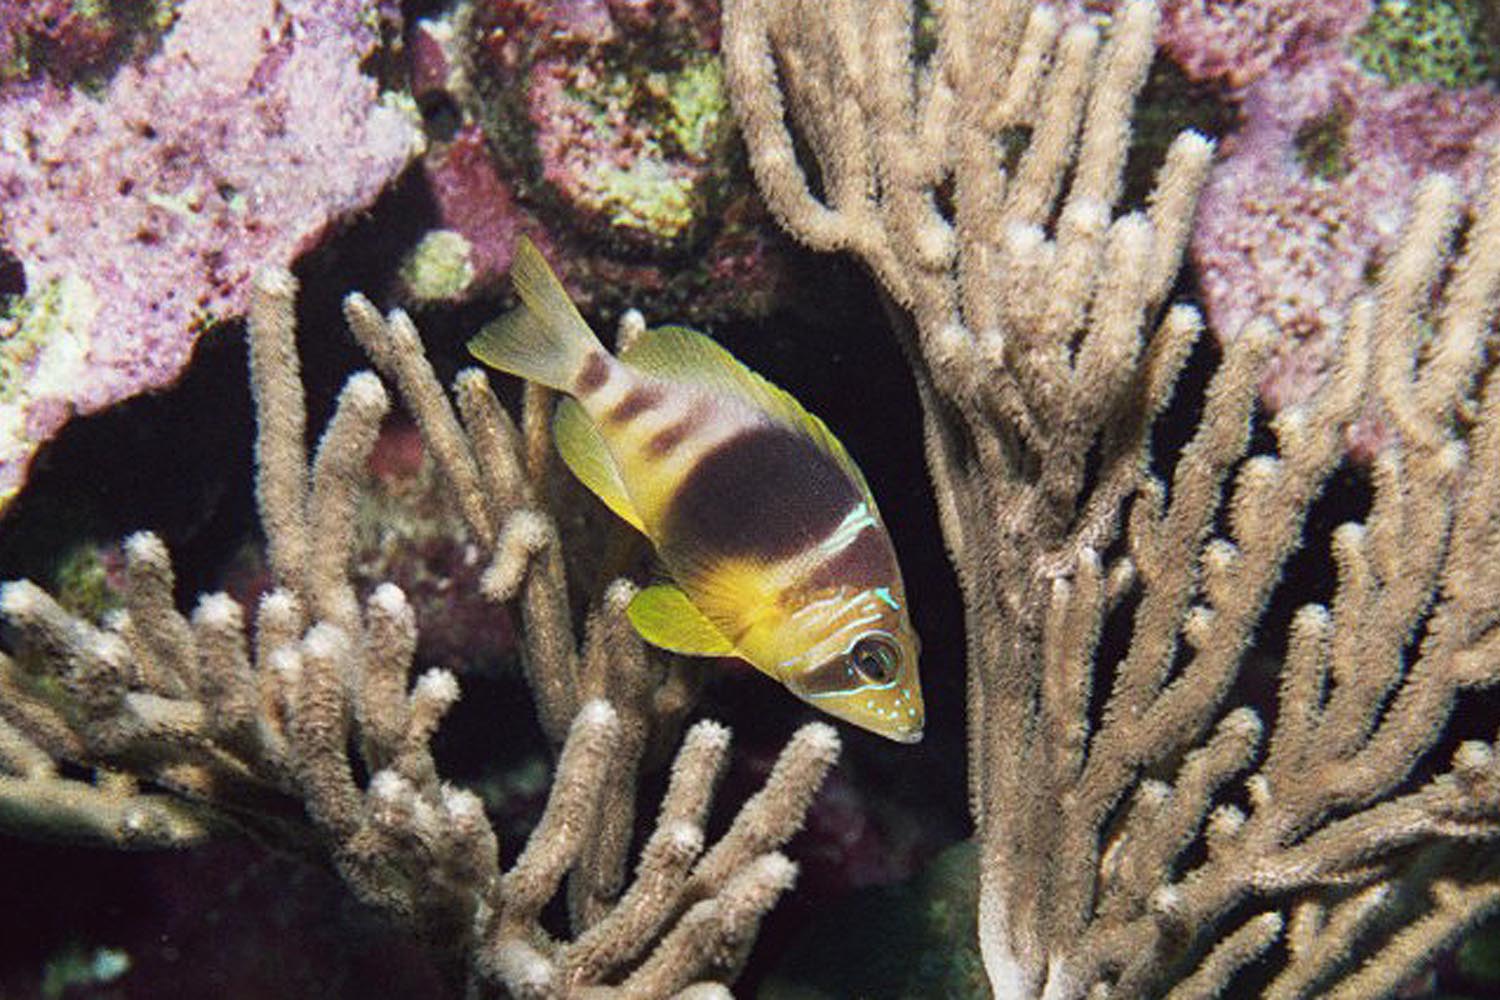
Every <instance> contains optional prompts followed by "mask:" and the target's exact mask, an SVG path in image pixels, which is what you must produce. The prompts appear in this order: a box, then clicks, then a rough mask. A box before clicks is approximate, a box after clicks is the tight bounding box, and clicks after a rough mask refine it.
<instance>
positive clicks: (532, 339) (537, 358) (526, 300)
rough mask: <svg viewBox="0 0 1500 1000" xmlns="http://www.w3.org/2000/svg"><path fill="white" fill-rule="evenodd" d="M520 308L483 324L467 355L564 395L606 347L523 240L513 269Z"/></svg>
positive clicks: (537, 254) (517, 243) (542, 261)
mask: <svg viewBox="0 0 1500 1000" xmlns="http://www.w3.org/2000/svg"><path fill="white" fill-rule="evenodd" d="M510 279H511V283H512V284H514V285H515V289H516V294H517V295H519V296H520V297H521V305H520V307H519V308H517V309H513V310H511V311H510V312H508V313H506V314H505V315H504V316H501V317H500V318H499V319H497V320H494V321H492V322H490V323H488V324H486V325H485V327H484V328H483V329H482V330H480V331H479V333H478V334H476V335H475V336H474V338H473V339H472V340H470V341H469V353H470V354H472V355H474V356H475V357H476V358H478V359H479V360H480V361H483V362H484V363H485V364H487V365H489V366H490V367H491V368H498V369H500V370H501V371H503V372H509V373H511V374H512V375H519V376H521V377H522V378H524V379H528V380H530V381H532V382H538V383H540V384H542V385H545V386H549V387H550V388H553V389H560V390H562V391H564V392H571V391H572V390H573V383H574V378H575V377H576V375H577V374H578V371H579V370H580V369H581V368H582V367H583V365H584V363H585V362H586V361H587V360H588V359H589V358H590V357H591V356H593V355H594V354H595V352H598V353H599V354H600V355H603V353H604V348H603V347H602V346H601V345H600V343H599V339H598V338H597V337H595V336H594V331H592V330H590V329H589V325H588V324H587V323H585V322H584V320H583V317H582V316H581V315H579V313H578V310H577V308H575V307H574V305H573V301H572V300H571V299H569V298H568V293H567V290H566V289H564V288H563V286H562V282H560V281H558V280H557V276H556V275H555V274H553V273H552V269H551V268H550V267H548V266H547V262H546V261H545V260H544V259H542V255H541V253H540V252H539V251H538V250H537V248H536V246H535V245H534V244H533V243H532V242H531V241H530V240H529V239H527V238H526V237H524V236H522V237H521V238H520V239H519V240H518V241H517V242H516V256H515V260H514V261H513V262H512V263H511V268H510Z"/></svg>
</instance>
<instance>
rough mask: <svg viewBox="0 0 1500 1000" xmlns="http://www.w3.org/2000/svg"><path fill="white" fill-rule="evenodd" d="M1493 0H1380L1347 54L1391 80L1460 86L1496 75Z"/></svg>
mask: <svg viewBox="0 0 1500 1000" xmlns="http://www.w3.org/2000/svg"><path fill="white" fill-rule="evenodd" d="M1490 2H1493V0H1380V2H1378V3H1376V5H1375V9H1374V11H1373V12H1372V13H1371V15H1370V19H1369V20H1368V21H1366V22H1365V26H1364V27H1363V28H1362V29H1360V32H1359V33H1358V34H1357V35H1355V36H1354V37H1353V38H1352V39H1351V40H1350V42H1349V54H1350V55H1351V56H1353V57H1354V59H1355V60H1356V61H1357V62H1358V63H1359V64H1360V65H1361V66H1363V67H1364V68H1365V69H1366V70H1368V71H1370V72H1371V73H1375V74H1377V75H1379V76H1382V77H1385V79H1387V80H1389V81H1390V82H1391V83H1394V84H1402V83H1435V84H1439V85H1440V86H1443V87H1448V88H1452V89H1459V88H1465V87H1476V86H1480V85H1481V84H1484V83H1487V82H1494V81H1496V80H1500V51H1497V48H1496V46H1497V43H1500V14H1497V13H1496V12H1495V11H1494V10H1492V9H1489V8H1487V6H1486V5H1487V4H1488V3H1490Z"/></svg>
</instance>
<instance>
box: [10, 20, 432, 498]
mask: <svg viewBox="0 0 1500 1000" xmlns="http://www.w3.org/2000/svg"><path fill="white" fill-rule="evenodd" d="M379 12H380V7H379V6H378V5H376V4H374V3H371V2H369V0H334V2H321V0H320V2H312V3H308V2H289V3H273V2H271V0H252V2H240V0H233V2H224V0H183V2H182V3H181V4H179V5H177V6H176V7H174V8H172V23H171V27H170V28H169V29H167V30H166V32H165V34H163V35H162V37H161V42H160V47H159V49H157V50H155V51H153V52H151V53H150V54H148V55H144V56H142V57H140V58H139V59H138V60H137V61H135V62H131V63H127V64H126V65H124V66H122V67H120V68H119V69H118V71H117V72H115V73H114V75H113V76H112V77H110V78H109V79H108V80H102V81H99V82H97V83H95V84H93V89H85V88H84V86H83V85H82V84H77V83H74V84H70V83H69V82H68V81H67V80H66V79H64V80H58V79H54V78H53V76H51V75H48V74H40V75H36V76H35V78H27V79H20V80H15V81H11V82H8V83H5V84H3V86H0V135H4V136H5V141H4V143H3V144H0V192H3V194H4V204H5V214H4V226H3V230H0V249H3V252H4V254H5V255H7V256H8V257H9V258H10V259H11V260H12V261H14V262H15V265H18V270H19V275H18V277H19V283H20V284H21V286H22V287H21V289H18V290H17V291H18V292H19V294H15V295H12V296H11V297H10V300H9V301H8V302H7V304H6V307H5V309H4V313H3V316H0V509H3V506H4V504H5V503H6V502H7V501H8V500H9V499H10V498H11V497H12V496H14V494H15V492H16V491H17V490H18V489H19V488H20V486H21V485H22V483H23V482H24V478H25V473H26V467H27V465H28V463H29V462H30V460H31V457H32V455H33V454H34V452H35V450H36V448H37V447H38V446H39V445H40V444H41V443H42V442H44V441H46V440H48V439H49V438H50V437H51V436H52V435H53V434H55V433H56V432H57V430H58V428H59V427H61V426H62V425H63V424H64V423H65V422H66V421H67V420H68V419H69V417H70V416H71V415H72V414H74V413H92V412H95V411H97V410H99V409H101V408H103V407H106V406H109V405H111V404H113V403H116V402H118V401H120V400H122V399H125V398H128V397H129V396H131V395H134V394H136V393H138V392H142V391H146V390H150V389H156V388H160V387H162V386H164V385H167V384H170V383H171V382H173V381H174V380H175V379H176V378H177V377H178V376H179V374H180V372H181V370H182V367H183V366H184V365H185V364H186V363H187V361H188V358H189V356H190V355H191V351H192V346H193V343H194V341H195V340H196V339H197V337H198V336H199V335H200V334H201V333H202V332H203V331H205V330H207V329H209V328H210V327H211V326H212V325H213V323H214V322H215V321H216V320H219V319H225V318H234V317H236V316H239V315H241V314H242V313H243V312H244V309H245V305H246V301H247V296H248V294H249V281H250V278H251V276H252V275H253V274H254V272H255V271H256V270H257V269H259V268H260V267H263V266H265V265H267V264H269V263H273V262H277V263H283V264H285V263H290V262H291V261H292V260H295V259H296V258H297V257H298V256H299V255H300V254H302V253H303V252H305V251H306V250H308V249H309V248H311V247H313V246H315V245H317V244H318V243H319V242H320V241H321V240H322V239H323V238H324V236H325V235H326V233H327V232H328V230H329V229H330V227H331V226H332V225H333V224H335V223H336V222H337V221H338V220H340V219H342V218H344V217H346V216H348V215H349V214H350V213H353V212H355V211H357V210H359V209H361V208H363V207H365V206H366V205H368V204H369V203H370V202H371V200H373V199H374V198H375V197H376V196H377V195H378V194H379V193H380V192H381V191H383V190H384V189H385V187H386V185H387V184H389V183H390V181H391V180H392V178H394V177H395V176H396V175H397V174H398V173H399V172H400V171H401V169H402V168H403V167H404V166H405V165H406V163H407V162H408V161H409V160H410V159H411V158H412V157H413V156H414V155H416V153H417V152H418V151H419V150H420V149H421V147H422V144H423V138H422V134H421V131H420V129H419V127H418V121H417V118H416V114H415V111H414V109H413V108H412V106H411V105H410V103H409V102H406V101H404V100H402V99H400V98H399V97H395V96H392V95H389V94H383V93H382V92H381V90H380V88H379V87H378V86H377V83H376V81H375V80H373V79H372V78H370V77H369V76H367V75H365V74H364V73H363V72H362V71H361V68H360V63H361V60H363V59H365V58H367V57H369V56H370V55H371V53H372V52H373V51H374V50H375V49H376V48H377V47H378V46H379V45H380V43H381V33H380V16H379ZM19 27H25V25H22V26H19ZM16 37H17V35H16V34H14V33H13V34H11V35H10V38H11V42H10V43H9V44H10V45H11V47H12V48H16V47H17V46H18V43H17V42H16V40H15V39H16ZM22 37H29V36H22ZM32 48H33V49H36V50H37V52H38V55H37V58H45V57H46V55H47V54H48V53H49V52H53V51H56V48H55V47H54V48H52V49H48V48H47V47H45V46H35V45H33V46H32ZM59 58H62V57H61V56H59ZM69 65H71V63H70V64H69ZM12 270H13V271H15V270H16V267H14V266H13V268H12Z"/></svg>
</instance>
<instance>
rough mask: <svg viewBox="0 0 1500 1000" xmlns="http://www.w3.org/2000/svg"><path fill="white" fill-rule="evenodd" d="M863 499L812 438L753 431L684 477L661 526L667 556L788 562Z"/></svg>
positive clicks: (700, 462)
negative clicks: (683, 554) (686, 553)
mask: <svg viewBox="0 0 1500 1000" xmlns="http://www.w3.org/2000/svg"><path fill="white" fill-rule="evenodd" d="M859 502H860V495H859V491H858V489H856V488H855V486H854V484H853V483H852V482H850V480H849V477H848V476H847V475H845V473H844V470H843V469H841V468H839V466H838V463H837V462H835V460H834V459H833V458H832V457H831V456H830V455H828V454H827V453H826V452H824V451H823V450H821V449H820V448H818V447H817V445H815V444H813V443H812V442H811V441H809V440H808V439H807V438H806V437H804V436H803V435H801V434H798V433H797V432H796V431H793V430H790V429H788V428H785V427H780V426H773V425H765V426H759V427H753V428H751V429H749V430H746V431H743V432H741V433H739V434H737V435H735V436H734V437H732V438H729V439H728V440H727V441H724V442H723V443H722V444H720V445H719V446H718V447H716V448H714V449H713V450H712V451H709V452H708V453H707V454H705V455H703V456H702V457H701V458H700V459H699V460H698V462H697V464H696V465H695V466H694V467H693V469H692V471H691V472H689V473H688V474H687V475H686V476H685V477H684V478H683V480H682V485H681V487H680V488H679V489H678V492H677V495H676V496H675V497H674V498H673V499H672V503H671V506H670V507H669V508H668V510H667V515H666V518H665V522H664V524H663V529H664V530H663V537H662V540H661V541H662V548H663V554H664V555H667V557H668V559H669V561H670V559H671V556H670V554H669V553H670V552H680V551H685V550H686V551H690V552H692V553H697V554H701V555H707V556H719V557H735V556H739V557H745V558H752V559H760V560H764V561H766V562H772V561H776V560H779V559H785V558H787V557H789V556H794V555H796V554H798V553H799V552H803V551H805V550H806V549H807V548H809V547H810V546H812V545H814V544H816V543H818V542H820V541H822V540H823V539H825V538H827V537H828V535H829V534H830V533H831V532H832V531H833V529H834V528H836V527H838V525H839V524H840V523H841V522H842V521H843V519H844V517H845V516H846V515H847V514H848V513H849V511H851V510H852V509H853V508H854V506H855V504H857V503H859Z"/></svg>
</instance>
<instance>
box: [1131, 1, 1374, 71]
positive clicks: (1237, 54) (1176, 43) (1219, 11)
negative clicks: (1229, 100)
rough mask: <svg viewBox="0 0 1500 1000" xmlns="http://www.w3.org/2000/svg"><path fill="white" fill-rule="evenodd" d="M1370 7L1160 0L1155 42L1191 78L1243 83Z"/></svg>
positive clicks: (1340, 31) (1338, 31)
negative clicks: (1158, 27) (1159, 22)
mask: <svg viewBox="0 0 1500 1000" xmlns="http://www.w3.org/2000/svg"><path fill="white" fill-rule="evenodd" d="M1369 13H1370V0H1248V2H1247V0H1164V2H1163V3H1162V19H1161V28H1160V30H1159V31H1158V33H1157V42H1158V44H1160V45H1161V48H1162V50H1163V51H1164V52H1166V53H1167V55H1168V56H1169V57H1171V59H1172V61H1173V62H1175V63H1177V65H1179V66H1181V67H1182V69H1183V71H1184V72H1185V73H1187V75H1188V77H1189V78H1190V79H1193V80H1222V81H1223V82H1224V83H1227V84H1228V85H1229V86H1231V87H1244V86H1247V85H1248V84H1250V83H1253V82H1254V81H1255V80H1257V79H1259V78H1260V77H1261V76H1263V75H1265V73H1266V72H1267V71H1268V70H1269V69H1271V67H1272V66H1275V65H1277V64H1279V63H1280V62H1282V61H1283V59H1284V58H1285V57H1286V56H1287V55H1288V54H1290V53H1292V52H1295V51H1298V50H1301V49H1305V48H1307V47H1308V46H1310V45H1315V44H1318V43H1319V42H1324V41H1328V40H1330V39H1335V38H1339V37H1342V36H1343V35H1345V34H1347V33H1348V32H1349V31H1350V30H1351V29H1353V28H1356V27H1358V26H1359V25H1360V24H1362V23H1363V22H1364V20H1365V18H1366V17H1368V16H1369Z"/></svg>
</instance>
